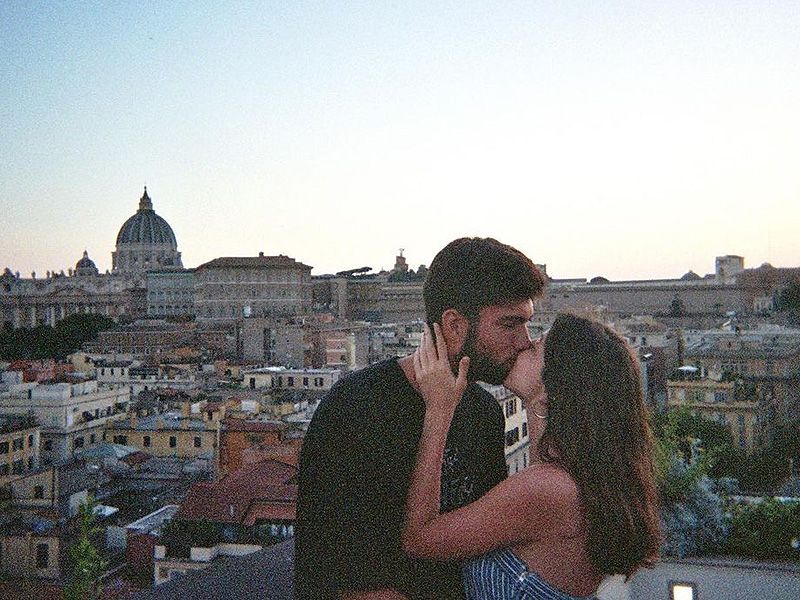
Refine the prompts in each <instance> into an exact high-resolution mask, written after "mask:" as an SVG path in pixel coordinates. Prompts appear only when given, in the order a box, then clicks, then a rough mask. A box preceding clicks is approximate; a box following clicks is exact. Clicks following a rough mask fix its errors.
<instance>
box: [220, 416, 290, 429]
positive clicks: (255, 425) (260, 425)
mask: <svg viewBox="0 0 800 600" xmlns="http://www.w3.org/2000/svg"><path fill="white" fill-rule="evenodd" d="M222 425H223V428H224V429H225V430H227V431H252V432H268V431H269V432H271V431H284V430H286V428H287V426H286V424H285V423H276V422H271V421H246V420H244V419H234V418H231V417H228V418H225V419H223V420H222Z"/></svg>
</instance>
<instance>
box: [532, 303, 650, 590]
mask: <svg viewBox="0 0 800 600" xmlns="http://www.w3.org/2000/svg"><path fill="white" fill-rule="evenodd" d="M542 378H543V380H544V386H545V391H546V392H547V397H548V402H547V414H548V419H547V426H546V428H545V431H544V434H543V435H542V439H541V442H540V444H539V454H540V457H541V459H542V460H545V461H547V462H552V463H555V464H557V465H559V466H561V467H562V468H563V469H565V470H566V471H567V472H568V473H569V474H570V475H571V476H572V478H573V479H574V480H575V482H576V483H577V486H578V490H579V495H580V500H581V502H582V504H583V509H584V514H585V519H586V527H587V534H588V537H587V549H588V554H589V559H590V560H591V562H592V564H593V565H594V566H595V567H596V568H597V569H598V570H599V571H600V572H602V573H605V574H622V575H625V576H626V577H630V576H631V575H632V574H633V573H634V572H636V570H637V569H638V568H639V567H641V566H644V565H648V564H652V562H653V561H654V560H655V559H656V558H657V556H658V548H659V543H660V530H659V519H658V508H657V493H656V486H655V479H654V472H653V439H652V433H651V431H650V427H649V425H648V422H647V413H646V408H645V405H644V398H643V394H642V383H641V379H640V374H639V363H638V360H637V359H636V358H635V356H634V355H633V353H632V351H631V349H630V347H629V346H628V345H627V344H626V343H625V340H623V339H622V337H620V336H619V335H618V334H616V333H615V332H614V331H613V330H611V329H610V328H608V327H606V326H604V325H603V324H601V323H598V322H596V321H593V320H591V319H586V318H583V317H580V316H577V315H572V314H560V315H558V316H557V317H556V320H555V322H554V324H553V327H552V328H551V329H550V332H549V333H548V335H547V338H546V339H545V350H544V371H543V374H542Z"/></svg>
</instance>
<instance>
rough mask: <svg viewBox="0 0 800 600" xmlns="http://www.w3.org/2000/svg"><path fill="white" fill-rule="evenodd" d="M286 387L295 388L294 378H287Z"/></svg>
mask: <svg viewBox="0 0 800 600" xmlns="http://www.w3.org/2000/svg"><path fill="white" fill-rule="evenodd" d="M286 385H287V386H289V387H294V377H287V378H286Z"/></svg>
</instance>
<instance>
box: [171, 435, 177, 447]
mask: <svg viewBox="0 0 800 600" xmlns="http://www.w3.org/2000/svg"><path fill="white" fill-rule="evenodd" d="M177 445H178V438H176V437H175V436H174V435H171V436H169V447H170V448H175V447H176V446H177Z"/></svg>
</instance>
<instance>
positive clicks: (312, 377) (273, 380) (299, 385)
mask: <svg viewBox="0 0 800 600" xmlns="http://www.w3.org/2000/svg"><path fill="white" fill-rule="evenodd" d="M341 375H342V372H341V371H340V370H339V369H288V368H285V367H262V368H258V369H249V370H245V371H243V372H242V377H243V381H242V386H243V387H247V388H250V389H251V390H255V389H262V388H268V389H270V390H314V391H321V392H327V391H328V390H330V389H331V387H333V384H335V383H336V382H337V381H339V378H340V377H341Z"/></svg>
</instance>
